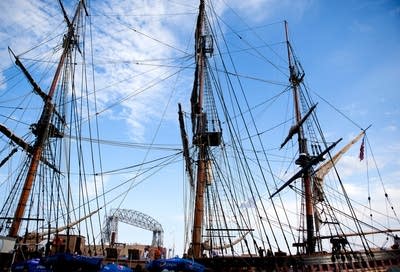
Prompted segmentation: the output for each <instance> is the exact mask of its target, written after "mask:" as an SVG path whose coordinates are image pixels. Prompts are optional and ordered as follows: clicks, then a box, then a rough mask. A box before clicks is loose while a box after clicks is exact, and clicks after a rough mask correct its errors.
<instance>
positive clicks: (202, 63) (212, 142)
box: [189, 0, 221, 258]
mask: <svg viewBox="0 0 400 272" xmlns="http://www.w3.org/2000/svg"><path fill="white" fill-rule="evenodd" d="M204 2H205V1H204V0H200V5H199V15H198V18H197V25H196V32H195V52H196V70H195V74H194V84H193V91H192V96H191V99H190V100H191V106H192V113H191V119H192V132H193V144H194V145H195V146H196V147H197V149H198V155H197V174H196V184H195V190H196V191H195V200H194V201H195V203H194V218H193V230H192V246H191V251H192V252H190V254H189V255H192V257H194V258H200V257H201V256H202V251H203V250H202V241H201V239H202V230H203V220H204V200H205V199H204V193H205V190H206V186H207V185H208V184H210V182H211V180H209V179H210V176H209V175H208V174H207V173H209V172H210V171H211V167H212V164H211V161H210V158H209V154H208V152H209V147H211V146H218V145H219V144H220V142H221V131H220V130H219V129H218V127H219V123H218V122H219V121H218V118H217V117H216V112H215V107H214V105H211V104H210V101H209V100H207V99H205V96H207V95H210V94H209V93H208V94H207V93H205V90H206V89H207V91H210V90H209V88H210V86H209V85H210V84H209V83H210V82H209V81H208V78H207V72H206V71H207V57H208V55H211V54H212V52H213V42H212V37H211V35H209V34H208V29H207V24H206V13H205V3H204ZM207 97H208V96H207ZM206 101H208V103H205V102H206ZM211 103H212V102H211ZM209 122H211V123H212V127H210V128H209ZM213 122H216V123H213Z"/></svg>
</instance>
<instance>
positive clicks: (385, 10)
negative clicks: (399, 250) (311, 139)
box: [0, 0, 400, 254]
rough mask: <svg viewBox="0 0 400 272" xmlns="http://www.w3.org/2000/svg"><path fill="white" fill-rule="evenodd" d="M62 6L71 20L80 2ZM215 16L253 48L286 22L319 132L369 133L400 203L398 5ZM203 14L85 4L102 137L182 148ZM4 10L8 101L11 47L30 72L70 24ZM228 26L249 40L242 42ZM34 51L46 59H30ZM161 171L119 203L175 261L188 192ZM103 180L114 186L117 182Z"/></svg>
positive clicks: (150, 4)
mask: <svg viewBox="0 0 400 272" xmlns="http://www.w3.org/2000/svg"><path fill="white" fill-rule="evenodd" d="M64 3H65V6H66V9H67V12H68V13H69V14H72V10H73V7H74V5H75V1H69V0H68V1H64ZM213 6H214V9H215V11H216V14H215V15H217V16H219V17H220V18H221V21H224V22H225V24H224V25H222V26H221V29H222V31H224V32H225V33H226V35H227V36H229V35H231V36H234V35H236V34H237V33H242V35H243V38H246V35H248V33H249V32H250V31H248V30H249V29H251V31H260V34H259V35H264V34H263V33H269V32H267V31H269V30H268V29H269V26H270V25H271V24H272V25H276V24H277V25H278V26H274V31H276V30H277V29H278V30H279V31H281V30H282V31H283V28H280V26H279V25H283V24H282V23H281V22H282V21H283V20H287V21H288V22H289V30H290V38H291V40H292V43H293V45H294V48H295V50H296V53H297V56H298V58H299V59H300V60H301V62H302V66H303V68H304V70H305V73H306V82H307V85H308V86H309V87H310V89H311V90H312V91H313V92H314V93H315V100H322V102H320V106H321V107H326V108H328V109H327V110H326V111H325V110H320V111H321V114H322V118H323V121H325V122H326V123H327V124H328V125H323V128H324V129H326V132H327V135H329V137H330V138H331V139H337V138H339V137H344V139H345V140H349V139H351V138H352V137H354V136H355V135H356V134H358V132H359V130H360V128H366V127H368V126H369V125H370V124H372V127H371V128H370V129H369V133H368V145H370V146H371V147H372V152H374V153H371V155H372V154H373V155H374V160H375V161H376V163H377V164H378V165H379V167H380V171H381V172H380V174H381V175H382V179H383V180H384V182H385V183H387V184H388V185H387V187H386V189H388V190H389V189H393V190H397V191H396V192H397V193H395V194H394V195H393V197H396V196H397V199H396V200H397V201H394V203H400V199H399V198H398V196H399V195H400V192H399V189H398V185H396V184H397V183H398V181H399V178H400V171H399V170H398V169H400V167H399V166H400V159H399V157H398V153H399V152H400V121H399V120H400V107H399V106H398V102H399V101H400V93H399V88H398V83H397V81H398V78H399V76H400V65H399V61H400V28H399V25H400V4H399V3H398V2H397V1H390V0H382V1H355V0H354V1H335V2H327V1H315V0H309V1H307V0H299V1H286V0H284V1H275V0H249V1H241V0H225V1H224V0H216V1H213ZM197 8H198V3H197V1H180V0H171V1H167V0H162V1H160V0H148V1H116V0H107V1H89V3H88V9H89V13H90V15H91V16H90V17H89V18H87V19H86V20H90V21H91V23H92V24H91V25H92V27H91V29H90V31H91V32H92V40H89V39H88V40H87V41H86V42H88V43H89V42H91V43H93V50H92V51H91V52H90V55H91V54H92V53H93V58H92V57H91V56H90V57H87V61H88V63H89V64H90V63H93V64H94V66H93V67H94V73H93V75H94V76H95V78H96V81H95V84H96V89H97V90H98V91H97V101H98V105H97V111H98V113H99V114H98V117H99V122H100V124H101V125H104V126H106V127H107V129H105V130H104V131H103V132H102V135H103V136H104V138H105V139H114V140H116V141H123V142H132V143H146V144H150V143H153V144H165V145H168V147H177V148H179V144H180V139H179V130H178V125H177V120H176V119H177V118H176V117H177V115H176V112H177V106H176V105H177V103H178V102H182V103H183V104H184V107H186V109H188V102H187V101H188V98H189V96H190V92H191V87H190V84H191V76H192V73H193V69H186V68H187V67H193V62H194V59H193V53H192V49H193V36H194V35H193V33H194V26H195V20H196V13H197ZM0 9H1V11H2V12H1V15H0V58H1V60H2V61H1V63H0V82H1V85H0V91H5V90H6V89H7V88H8V87H9V85H8V84H9V83H8V81H6V80H5V78H6V77H7V76H8V71H9V69H10V67H12V66H13V62H12V59H11V58H10V55H9V52H8V50H7V47H8V46H9V47H11V48H12V50H13V51H14V52H16V54H17V55H19V54H23V55H24V58H25V59H26V60H25V61H26V62H27V63H29V59H33V58H35V57H36V55H34V54H38V52H45V51H51V50H53V53H56V51H57V50H55V49H53V48H54V46H55V45H57V44H59V42H60V40H61V39H62V33H63V31H64V29H65V22H64V21H63V17H62V12H61V10H60V8H59V6H58V3H57V1H52V0H51V1H50V0H48V1H46V0H37V1H28V0H15V1H1V2H0ZM233 27H235V28H237V29H238V31H239V30H240V31H243V32H237V33H236V32H234V31H233V30H232V28H233ZM279 28H280V29H279ZM246 30H247V31H246ZM88 31H89V30H88ZM264 31H265V32H264ZM273 33H275V32H273ZM275 35H276V34H271V36H270V37H268V36H263V38H262V39H260V40H265V41H268V42H271V43H272V42H274V41H275V42H282V41H283V35H282V36H280V38H277V37H279V36H277V37H276V36H275ZM44 41H46V43H44ZM39 43H40V44H41V46H40V47H39V49H38V50H39V51H37V50H34V51H33V52H32V53H30V52H27V53H25V52H26V51H27V50H28V49H30V48H32V46H34V45H37V44H39ZM241 46H245V44H242V45H241ZM253 46H256V44H253ZM238 48H239V47H238ZM239 49H240V48H239ZM55 55H56V54H55ZM272 58H273V57H272ZM253 68H254V70H255V69H258V67H245V68H243V70H241V71H243V73H245V74H248V75H249V74H250V73H253V72H254V73H255V74H257V75H260V77H262V78H264V79H270V80H274V79H275V74H273V73H271V74H268V72H266V75H263V72H260V71H262V70H260V69H258V70H255V71H253ZM45 84H46V81H45V80H44V85H45ZM47 84H48V83H47ZM318 96H320V97H321V98H322V99H320V98H319V97H318ZM325 100H326V101H328V102H329V104H328V103H326V102H324V101H325ZM185 101H186V102H185ZM1 105H2V106H4V105H5V104H1ZM331 105H332V106H333V107H332V106H331ZM2 110H3V109H2V108H0V112H1V111H2ZM338 112H340V114H338ZM333 115H335V116H337V117H335V118H333V117H332V116H333ZM345 116H346V117H345ZM110 126H111V127H112V129H110ZM356 153H357V152H353V153H352V154H350V155H347V156H344V158H343V160H342V162H341V167H342V169H343V172H344V175H347V176H349V177H351V176H352V175H354V174H356V173H355V172H358V171H360V172H361V170H362V166H359V165H358V164H357V163H358V159H357V154H356ZM171 154H172V153H171ZM157 155H159V154H157ZM154 156H155V157H156V155H154ZM122 157H123V160H122V159H121V160H118V158H115V164H110V166H109V167H110V168H109V169H113V168H118V167H124V166H126V165H132V164H137V163H140V162H142V161H147V160H150V159H151V158H152V157H151V155H149V154H148V153H146V151H140V152H138V154H137V155H135V156H132V158H129V157H125V156H122V155H121V158H122ZM371 162H372V160H371ZM117 164H120V165H121V166H117ZM355 165H357V166H355ZM163 171H164V172H162V174H159V173H157V174H154V176H152V177H150V175H149V178H148V179H147V178H143V180H141V182H140V184H131V183H128V186H130V187H133V188H134V189H133V190H132V191H130V192H129V194H127V195H126V197H125V198H124V201H123V202H118V205H121V206H122V207H125V208H133V209H136V210H139V211H142V212H144V213H146V214H149V215H150V216H152V217H154V218H156V219H157V220H158V221H159V222H160V223H161V224H162V225H163V226H164V229H165V232H166V239H165V240H166V245H167V246H169V247H171V246H172V245H173V244H175V246H176V248H177V252H176V253H179V254H180V253H181V252H179V251H181V248H182V237H181V233H182V228H183V215H182V212H183V208H182V202H183V197H181V194H182V192H183V187H184V184H183V183H184V182H186V181H185V180H184V179H183V176H184V173H183V171H184V170H183V165H182V162H181V161H179V162H178V163H175V164H174V166H173V167H171V168H167V169H164V170H163ZM118 178H120V179H122V180H125V179H126V177H123V176H120V177H118ZM113 179H114V180H113ZM106 180H107V182H110V183H113V182H114V183H115V182H118V181H117V180H115V177H114V178H112V177H109V178H106ZM358 185H360V184H359V183H357V182H356V181H355V185H348V188H349V190H350V191H351V192H353V193H354V194H357V193H358V194H359V193H360V189H359V188H360V187H359V186H358ZM149 188H157V189H156V190H155V189H153V190H149ZM397 205H398V204H397ZM161 207H162V208H163V209H161ZM398 208H400V207H398ZM121 228H122V230H121V232H120V236H121V238H122V237H123V236H124V234H128V233H129V234H130V233H132V230H129V228H130V227H127V226H121ZM137 233H138V234H137V235H133V236H132V235H130V238H129V239H130V241H129V242H135V241H137V242H140V243H148V241H150V239H151V234H150V233H148V232H143V233H142V232H141V231H139V230H138V231H137ZM124 238H125V237H124Z"/></svg>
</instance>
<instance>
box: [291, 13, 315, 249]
mask: <svg viewBox="0 0 400 272" xmlns="http://www.w3.org/2000/svg"><path fill="white" fill-rule="evenodd" d="M285 35H286V45H287V54H288V62H289V72H290V77H289V81H290V85H291V88H292V91H293V98H294V111H295V118H296V123H297V124H300V123H302V120H304V119H303V118H302V116H301V111H300V98H299V85H300V83H301V82H302V80H303V77H304V73H303V72H302V71H299V70H298V67H297V65H296V63H295V61H294V59H293V54H292V50H291V46H290V42H289V35H288V25H287V22H286V21H285ZM297 136H298V137H297V139H298V145H299V158H298V159H297V160H296V164H297V165H299V166H300V167H302V168H303V169H304V168H305V167H306V166H307V165H308V164H309V162H310V160H311V158H310V155H309V153H308V149H307V139H306V138H305V136H304V131H303V127H302V126H301V125H299V126H298V129H297ZM302 182H303V189H304V196H305V206H306V230H307V241H306V253H308V254H311V253H314V252H315V237H314V215H313V214H314V211H313V200H312V199H313V197H312V186H311V175H310V169H308V170H307V171H304V172H303V175H302Z"/></svg>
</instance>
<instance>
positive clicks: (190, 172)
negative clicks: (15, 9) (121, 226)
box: [0, 0, 400, 271]
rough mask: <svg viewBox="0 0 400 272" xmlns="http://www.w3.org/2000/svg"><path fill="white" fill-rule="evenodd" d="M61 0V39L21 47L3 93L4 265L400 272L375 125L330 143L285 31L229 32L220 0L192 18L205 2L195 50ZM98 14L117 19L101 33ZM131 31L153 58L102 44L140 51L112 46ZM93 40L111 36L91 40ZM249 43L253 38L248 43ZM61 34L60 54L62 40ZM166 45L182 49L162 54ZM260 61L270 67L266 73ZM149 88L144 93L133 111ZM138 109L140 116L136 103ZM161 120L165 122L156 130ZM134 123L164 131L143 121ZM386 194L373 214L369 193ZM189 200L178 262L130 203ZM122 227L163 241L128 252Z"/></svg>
mask: <svg viewBox="0 0 400 272" xmlns="http://www.w3.org/2000/svg"><path fill="white" fill-rule="evenodd" d="M56 4H57V7H58V8H57V9H58V11H59V14H58V15H57V16H59V15H60V14H61V16H62V20H61V21H62V22H61V24H60V25H61V28H62V29H63V31H60V33H61V34H59V33H58V32H57V33H56V32H52V31H49V32H48V33H47V36H46V37H45V38H44V39H43V40H42V41H41V42H39V43H38V44H37V45H34V46H32V47H31V48H30V49H28V50H26V48H25V49H24V51H23V50H21V52H17V51H16V50H15V49H14V48H12V47H9V48H8V54H9V57H10V58H11V60H12V61H13V63H14V66H13V67H12V68H11V69H9V70H7V71H5V72H4V75H6V77H7V79H6V81H4V82H6V85H7V89H4V90H2V92H3V94H2V95H1V96H0V99H1V101H0V103H1V104H0V105H1V107H2V108H1V110H2V114H1V118H2V120H1V121H0V132H1V143H2V148H1V149H0V160H1V161H0V171H1V172H0V173H1V187H0V192H1V195H2V196H3V198H2V199H1V201H2V202H1V203H0V204H1V206H0V241H1V244H0V245H1V246H0V250H1V254H2V255H1V266H3V267H10V268H11V267H13V269H14V271H20V270H17V269H25V268H27V267H28V266H29V264H31V263H34V262H36V263H35V265H36V267H39V266H40V267H41V268H40V269H43V270H38V271H66V270H65V269H67V271H109V270H111V269H112V268H109V269H108V268H105V265H107V263H108V262H113V264H110V265H115V263H116V264H117V265H119V264H124V268H122V267H120V268H118V267H117V268H115V269H117V270H115V271H120V270H121V269H125V268H126V270H125V271H131V270H130V269H129V268H128V267H127V266H130V267H131V268H136V269H138V270H148V271H164V270H170V271H391V270H393V271H394V270H395V269H399V267H400V249H399V243H400V240H399V238H398V235H399V234H400V220H399V217H398V215H397V213H396V209H395V207H396V203H394V202H393V199H392V195H391V192H390V191H388V190H386V187H385V185H384V182H383V179H382V177H381V176H380V172H379V169H378V167H377V165H378V164H377V163H376V161H375V159H374V157H373V153H372V151H370V149H369V148H370V144H369V140H368V137H367V133H368V131H369V130H371V129H373V127H372V128H370V126H369V124H367V125H365V127H364V126H358V125H356V126H355V129H354V134H353V135H352V136H351V137H347V139H342V138H340V137H337V138H335V136H336V135H337V134H339V132H337V131H335V133H329V134H324V130H325V125H323V124H322V122H321V123H320V121H319V119H318V116H319V114H318V113H319V112H320V111H322V109H320V108H321V107H323V105H324V104H323V103H318V102H316V101H314V99H315V98H314V97H315V93H314V92H312V91H311V90H310V88H309V86H308V84H306V76H305V74H306V73H305V71H304V70H303V67H302V65H301V63H300V60H299V59H298V58H297V55H296V54H295V50H294V45H293V44H292V43H291V39H290V27H289V24H288V22H287V21H281V22H278V23H274V24H271V25H268V26H265V28H268V29H272V30H271V32H270V33H269V35H270V36H268V40H269V39H271V40H274V41H275V42H266V39H267V37H261V36H258V34H256V33H255V30H256V29H255V28H250V27H249V28H248V29H244V30H236V29H234V28H231V27H230V24H229V22H228V21H226V20H225V19H224V18H223V17H221V14H219V13H218V6H216V5H215V3H213V2H212V1H205V0H200V1H199V3H196V8H195V11H196V12H195V16H193V15H194V13H193V10H192V9H191V11H192V12H187V14H189V15H191V16H192V17H196V16H197V17H196V18H197V20H196V19H195V18H193V20H192V21H193V25H194V35H193V34H191V35H190V36H191V37H192V39H191V41H192V44H193V46H192V47H191V48H190V47H186V48H184V49H183V46H182V45H181V44H179V43H177V44H174V42H175V40H174V39H173V38H170V37H168V35H165V36H158V35H157V32H156V30H155V29H152V31H154V33H153V32H144V31H141V30H140V27H139V26H138V25H135V24H139V23H138V22H136V21H135V20H134V19H132V20H131V21H129V22H121V21H120V16H121V15H119V14H113V13H104V14H103V13H99V12H98V11H97V13H96V9H94V8H92V6H91V5H95V4H96V3H95V2H93V3H91V2H90V1H85V0H80V1H75V2H74V5H72V4H71V3H67V5H65V3H64V2H63V1H61V0H60V1H58V3H56ZM172 4H173V3H172ZM172 4H171V5H172ZM110 9H111V10H112V7H110ZM93 10H94V11H93ZM187 14H186V15H187ZM179 15H180V14H179V13H174V14H168V20H169V21H171V24H174V23H176V22H174V18H173V17H174V16H179ZM96 16H97V17H99V18H105V19H107V20H109V21H110V22H113V24H111V23H110V24H108V25H107V24H103V25H101V27H98V28H96V25H94V24H93V23H92V22H93V20H94V19H95V18H96ZM135 16H136V15H135ZM135 16H133V15H132V18H135ZM152 16H155V15H152ZM152 16H148V17H152ZM176 24H177V23H176ZM60 25H59V26H54V27H55V28H58V27H60ZM139 25H140V24H139ZM142 25H143V26H144V25H145V23H143V24H142ZM105 27H110V28H111V29H113V27H115V29H113V30H111V31H108V30H106V29H105ZM157 27H158V28H159V29H161V28H162V27H163V25H162V24H161V23H160V24H157ZM185 28H186V26H182V29H179V28H178V27H176V31H177V32H178V31H183V30H184V29H185ZM124 29H125V30H126V29H127V30H129V31H131V32H129V33H130V34H132V33H134V34H135V35H137V36H135V37H130V36H128V35H127V36H126V40H127V41H128V40H129V41H131V39H132V38H134V39H136V42H137V44H140V42H143V43H144V44H145V45H144V46H142V47H146V46H148V48H145V49H146V50H145V51H146V59H140V60H138V59H130V58H129V56H126V55H124V54H123V53H124V52H123V50H122V49H121V50H120V51H118V50H108V49H107V46H108V45H110V46H111V44H112V43H114V42H115V43H118V46H125V45H126V44H128V42H125V41H124V40H122V41H120V40H119V39H120V38H119V37H117V36H116V35H117V33H119V32H122V31H123V30H124ZM95 32H96V33H100V34H99V35H100V36H101V37H102V40H101V39H100V40H101V41H104V43H101V44H99V45H96V44H93V40H94V36H93V35H94V33H95ZM250 34H251V35H254V36H255V37H256V40H257V41H258V43H253V42H254V40H250V39H247V38H248V37H247V36H250ZM109 36H111V37H112V38H111V39H107V38H108V37H109ZM132 36H134V35H132ZM144 40H146V41H151V43H148V44H146V43H145V42H144ZM52 41H55V44H56V45H55V46H53V47H52V48H49V46H48V43H49V42H52ZM118 46H117V48H118ZM157 46H159V47H164V48H169V49H172V50H173V51H174V53H171V54H163V53H160V51H159V50H158V47H157ZM49 49H50V50H49ZM110 51H112V52H110ZM49 52H50V53H49ZM99 53H101V54H100V56H99V57H97V54H99ZM111 53H112V56H116V58H117V59H118V58H119V57H118V54H121V55H122V56H121V57H120V59H119V61H120V63H121V66H122V67H123V69H122V70H120V69H119V68H117V66H116V62H117V61H116V60H115V59H112V58H111V57H110V55H111ZM108 54H110V55H108ZM261 64H262V67H265V68H261V69H259V67H261ZM102 65H103V66H102ZM106 65H110V66H111V67H112V68H105V67H106ZM114 65H115V66H114ZM133 65H136V66H138V67H141V68H142V70H140V69H138V70H134V69H133V68H132V67H133ZM253 66H254V67H253ZM143 67H145V68H143ZM243 67H244V68H243ZM251 68H255V69H251ZM113 69H115V70H113ZM254 70H256V71H254ZM247 71H251V72H256V75H254V76H253V75H250V74H247ZM107 72H108V73H109V74H107ZM113 73H115V75H114V74H113ZM265 75H266V76H265ZM21 78H22V79H21ZM266 78H269V79H266ZM127 82H129V84H125V83H127ZM189 82H190V83H189ZM166 83H168V84H166ZM97 84H98V85H100V86H101V87H100V88H99V87H97ZM132 86H133V87H132ZM123 88H128V89H129V88H131V89H129V90H126V91H124V92H123V91H121V90H120V89H123ZM155 89H156V91H154V90H155ZM177 89H182V91H181V92H180V91H177ZM23 90H24V91H23ZM149 90H153V91H154V92H150V91H149ZM148 91H149V92H148ZM147 92H148V95H144V98H145V100H142V101H140V102H135V101H136V100H135V99H139V98H137V96H140V95H142V94H143V93H147ZM173 95H177V98H172V97H173ZM160 97H161V98H160ZM166 97H167V98H168V99H165V98H166ZM317 97H319V98H321V97H320V96H318V93H317ZM142 99H143V98H142ZM322 100H323V99H322ZM156 102H160V103H161V102H162V103H164V104H162V105H163V107H164V108H163V110H160V109H161V106H160V107H159V108H158V107H157V106H156V108H155V109H154V110H153V111H151V110H149V111H146V108H147V106H148V105H150V104H154V103H156ZM174 102H177V103H174ZM178 102H179V103H178ZM323 102H326V101H323ZM130 103H132V104H133V105H134V107H131V108H129V110H127V109H128V107H129V106H130V105H129V104H130ZM326 104H328V106H330V104H329V103H326ZM171 105H173V106H171ZM175 105H177V107H175ZM157 111H158V112H157ZM176 111H178V118H176V119H177V120H175V121H174V124H175V127H174V129H175V130H174V131H175V133H171V132H170V130H168V131H167V129H170V126H169V125H163V123H164V122H166V121H169V122H171V121H170V120H169V119H168V116H169V115H171V116H172V115H173V116H174V117H175V116H176ZM117 113H118V114H117ZM146 113H147V114H148V115H146ZM340 114H341V115H343V113H341V112H339V115H340ZM115 116H123V117H118V118H117V117H115ZM154 116H161V117H159V119H156V121H154V120H153V119H152V117H154ZM135 118H139V119H146V120H147V121H149V120H150V121H154V123H155V124H151V125H150V124H149V125H148V127H146V128H144V126H142V125H141V123H140V122H139V121H136V120H135ZM117 119H119V120H117ZM122 119H123V120H122ZM345 119H346V118H345ZM347 119H349V118H347ZM110 120H111V121H114V122H107V121H110ZM121 120H122V122H121ZM123 122H125V123H128V124H130V125H131V127H133V128H134V129H136V130H143V131H146V129H148V130H150V129H154V135H153V136H152V141H151V143H146V144H144V143H132V142H129V141H126V139H125V138H124V137H126V134H125V133H127V132H126V128H124V127H122V126H121V123H123ZM351 122H352V123H353V124H356V123H355V122H353V121H351ZM164 130H165V131H164ZM143 133H144V132H143ZM104 135H107V137H104ZM164 135H165V136H164ZM171 135H172V136H174V138H173V139H172V138H171ZM114 138H115V139H116V140H114ZM111 139H113V140H111ZM138 139H140V137H138ZM133 149H134V151H132V150H133ZM348 153H352V154H353V156H354V154H355V153H356V154H357V155H356V156H357V157H358V159H357V160H356V161H355V163H354V164H353V165H352V167H354V169H357V170H358V169H361V168H363V169H365V170H366V171H367V174H360V175H358V176H357V177H356V178H357V179H358V182H357V183H356V184H357V188H356V190H360V191H363V192H367V196H366V197H365V199H366V200H367V202H366V203H363V202H361V201H360V200H359V199H353V198H352V196H353V195H354V194H351V193H349V192H348V189H349V188H351V187H349V185H348V184H349V183H348V181H347V178H348V175H341V171H342V170H343V169H342V167H341V164H340V163H341V159H343V158H345V157H346V154H348ZM177 165H178V167H177ZM168 166H170V167H171V168H167V167H168ZM179 167H181V168H182V170H181V171H177V170H176V169H177V168H179ZM171 169H172V170H171ZM177 172H179V173H177ZM182 173H183V177H182ZM177 174H179V176H180V177H179V178H178V177H177V176H178V175H177ZM373 174H377V177H375V176H374V177H373ZM172 175H174V176H173V177H171V176H172ZM152 176H156V178H157V179H158V181H157V182H158V184H160V186H161V185H162V186H168V187H171V186H170V185H169V184H165V183H166V182H163V181H164V180H168V181H169V180H176V179H182V180H183V183H184V185H183V187H184V188H183V189H184V190H171V191H170V190H168V191H167V190H166V191H165V192H163V190H162V189H160V188H164V187H158V185H157V186H155V185H154V184H153V186H152V185H151V184H146V183H144V182H145V181H147V179H150V178H151V177H152ZM167 176H168V177H167ZM142 183H143V184H142ZM170 184H172V183H170ZM376 184H378V185H376ZM139 185H140V186H139ZM146 186H148V187H146ZM137 187H139V188H137ZM140 187H142V188H143V189H142V192H144V191H149V192H151V193H152V197H150V198H148V199H147V200H146V202H145V203H144V204H143V206H141V207H136V206H133V207H132V205H134V204H132V203H135V202H130V201H132V200H133V199H130V197H129V196H130V193H131V191H135V190H140ZM365 187H366V188H367V189H363V188H365ZM378 190H379V191H380V193H378ZM182 194H183V196H182ZM378 195H379V196H380V198H379V199H380V202H379V203H378V204H379V207H377V208H375V207H374V206H373V205H372V204H373V203H376V202H373V201H372V200H374V199H375V198H378ZM182 198H183V199H184V208H183V210H184V216H183V218H184V220H183V221H184V228H183V233H177V234H174V235H175V236H180V237H181V238H182V239H183V250H182V252H176V253H177V254H179V255H181V256H180V257H174V258H167V257H171V256H173V255H175V254H173V253H172V251H173V250H172V249H171V250H170V251H171V254H167V253H168V252H167V251H168V249H166V248H165V247H164V240H165V239H169V237H164V231H165V229H164V228H163V227H162V225H161V224H160V223H159V222H157V221H156V220H155V219H153V218H152V217H150V216H148V215H146V214H144V213H142V212H138V211H133V210H132V208H133V209H134V210H136V209H141V208H147V207H146V206H148V205H151V204H152V203H154V202H157V206H156V207H157V208H154V207H153V206H151V207H152V209H154V212H159V210H163V209H162V208H163V203H166V202H173V201H181V199H182ZM365 199H364V200H365ZM128 203H129V204H128ZM136 204H137V203H136ZM156 210H157V211H156ZM162 212H163V213H165V214H168V213H169V211H168V210H165V211H162ZM119 222H120V223H128V224H131V225H134V226H135V227H139V228H143V229H146V230H149V231H151V232H152V234H153V236H152V241H151V243H149V245H148V246H145V247H142V248H141V249H140V251H139V250H138V249H135V250H131V251H128V250H125V251H126V253H123V254H122V253H121V252H122V248H125V247H127V246H126V243H124V241H123V237H122V235H120V236H118V223H119ZM131 235H132V236H133V234H131ZM170 235H171V233H170ZM119 255H124V256H119ZM133 256H134V257H133ZM120 257H121V258H120ZM131 259H137V260H141V262H134V264H133V263H131ZM21 263H22V266H23V267H22V268H16V266H15V265H18V264H21ZM145 263H147V265H145ZM13 265H14V266H13ZM125 265H126V266H125ZM110 267H111V266H110ZM37 269H39V268H37ZM118 269H120V270H118ZM21 271H22V270H21ZM32 271H37V270H32Z"/></svg>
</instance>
